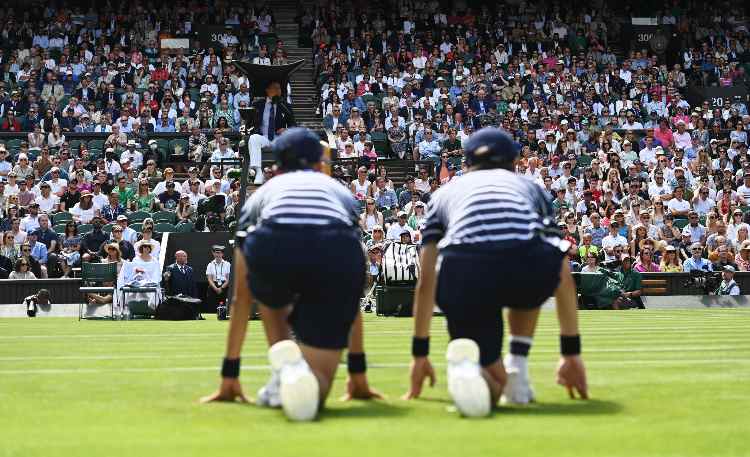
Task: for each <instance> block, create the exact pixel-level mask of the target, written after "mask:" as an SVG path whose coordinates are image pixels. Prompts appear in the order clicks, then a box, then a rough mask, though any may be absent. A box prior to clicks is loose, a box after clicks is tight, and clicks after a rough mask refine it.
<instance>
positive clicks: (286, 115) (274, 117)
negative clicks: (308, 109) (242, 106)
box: [253, 81, 297, 141]
mask: <svg viewBox="0 0 750 457" xmlns="http://www.w3.org/2000/svg"><path fill="white" fill-rule="evenodd" d="M265 92H266V97H265V98H264V99H261V100H257V101H255V102H253V106H254V107H255V110H256V119H255V125H256V127H257V129H258V133H259V134H260V135H263V136H265V137H266V138H268V139H269V140H272V141H273V139H274V138H276V137H277V136H278V135H279V134H281V132H283V131H284V130H285V129H288V128H289V127H294V126H296V125H297V123H296V122H295V120H294V114H293V113H292V108H291V107H290V106H289V105H288V104H287V103H286V101H284V99H283V96H282V93H281V84H280V83H279V82H278V81H270V82H267V83H266V87H265Z"/></svg>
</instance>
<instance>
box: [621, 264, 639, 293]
mask: <svg viewBox="0 0 750 457" xmlns="http://www.w3.org/2000/svg"><path fill="white" fill-rule="evenodd" d="M620 284H622V290H623V291H625V292H633V291H636V290H641V273H640V272H638V271H635V270H633V269H632V268H631V269H630V270H628V271H622V270H620Z"/></svg>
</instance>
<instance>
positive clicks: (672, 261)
mask: <svg viewBox="0 0 750 457" xmlns="http://www.w3.org/2000/svg"><path fill="white" fill-rule="evenodd" d="M659 270H660V271H663V272H665V273H679V272H681V271H682V265H681V264H680V259H679V258H678V257H677V249H676V248H675V247H674V246H671V245H668V246H667V247H666V248H665V249H664V255H663V256H662V259H661V263H660V264H659Z"/></svg>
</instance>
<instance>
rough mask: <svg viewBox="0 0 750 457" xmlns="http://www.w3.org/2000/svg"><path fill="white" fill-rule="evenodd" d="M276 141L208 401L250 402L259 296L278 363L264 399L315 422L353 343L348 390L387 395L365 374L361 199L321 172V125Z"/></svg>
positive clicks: (239, 265) (254, 207)
mask: <svg viewBox="0 0 750 457" xmlns="http://www.w3.org/2000/svg"><path fill="white" fill-rule="evenodd" d="M270 147H271V149H272V151H273V154H274V157H275V158H276V162H277V165H278V167H279V170H280V172H281V174H280V175H278V176H276V177H274V178H273V179H271V180H270V181H268V182H267V183H265V184H264V185H263V186H262V187H261V188H259V189H258V190H257V191H256V192H255V193H254V194H253V195H252V197H251V198H250V199H249V200H248V202H247V204H246V205H245V207H244V208H243V212H242V216H241V219H240V227H243V228H244V227H247V230H248V233H247V237H246V239H245V240H244V243H243V244H242V245H241V246H239V247H238V248H237V251H236V253H235V256H234V259H235V269H236V270H235V271H236V278H237V281H236V283H235V290H234V298H233V300H232V304H233V305H232V313H231V323H230V328H229V336H228V339H227V351H226V358H225V359H224V363H223V366H222V371H221V373H222V382H221V387H220V388H219V390H218V391H217V392H216V393H214V394H213V395H211V396H209V397H206V398H204V399H203V401H214V400H225V401H234V400H235V399H237V398H238V397H239V399H240V400H241V401H246V398H245V397H244V395H243V394H242V390H241V387H240V383H239V381H238V376H239V365H240V359H239V357H240V350H241V348H242V343H243V340H244V338H245V331H246V329H247V320H248V316H249V312H250V303H251V302H252V301H253V300H256V301H257V302H259V303H260V311H261V312H260V314H261V319H262V320H263V327H264V329H265V332H266V338H267V340H268V344H269V346H270V349H269V350H268V358H269V361H270V364H271V368H272V374H271V379H270V381H269V382H268V383H267V384H266V386H265V387H263V388H262V389H260V391H259V392H258V399H257V403H258V404H260V405H263V406H271V407H278V406H281V407H282V408H283V410H284V412H285V413H286V415H287V417H289V418H290V419H292V420H312V419H314V418H315V416H316V415H317V412H318V410H319V408H320V407H321V406H322V405H323V403H324V402H325V399H326V397H327V395H328V393H329V391H330V388H331V384H332V382H333V379H334V376H335V374H336V368H337V367H338V365H339V360H340V356H341V351H342V350H343V349H344V348H346V347H347V345H348V346H349V354H348V367H349V380H348V382H347V395H348V397H349V398H365V399H366V398H373V397H380V394H378V393H377V392H375V391H374V390H371V389H370V387H369V385H368V383H367V377H366V375H365V369H366V366H365V355H364V350H363V342H362V340H363V334H362V317H361V315H360V312H359V298H360V296H361V294H362V291H363V288H364V284H365V255H364V249H363V247H362V244H361V242H360V239H359V231H358V230H359V229H358V223H357V221H358V216H359V205H358V204H357V202H356V200H355V199H354V197H353V196H352V195H351V193H350V192H348V191H347V190H346V188H344V187H343V186H341V184H339V183H338V181H336V180H334V179H333V178H330V177H328V176H326V175H325V174H323V173H319V171H320V170H321V165H322V164H321V158H322V154H323V146H322V144H321V142H320V140H319V139H318V137H317V136H316V135H314V134H313V133H312V132H310V131H308V130H307V129H304V128H299V127H295V128H291V129H288V130H286V131H285V132H284V133H283V134H281V135H280V136H278V137H277V138H276V139H275V140H274V141H273V143H271V146H270ZM241 278H245V280H244V281H243V280H241ZM353 324H354V325H353ZM290 330H293V331H294V335H295V338H296V342H295V341H292V339H291V332H290ZM350 334H351V337H350Z"/></svg>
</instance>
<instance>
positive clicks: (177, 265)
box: [164, 251, 198, 298]
mask: <svg viewBox="0 0 750 457" xmlns="http://www.w3.org/2000/svg"><path fill="white" fill-rule="evenodd" d="M187 258H188V256H187V253H186V252H185V251H177V252H175V253H174V263H173V264H172V265H169V266H168V267H167V268H165V269H164V283H165V286H166V288H167V291H168V293H169V295H179V294H182V295H186V296H188V297H192V298H197V297H198V291H197V290H196V288H195V278H193V267H191V266H190V265H188V264H187Z"/></svg>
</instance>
